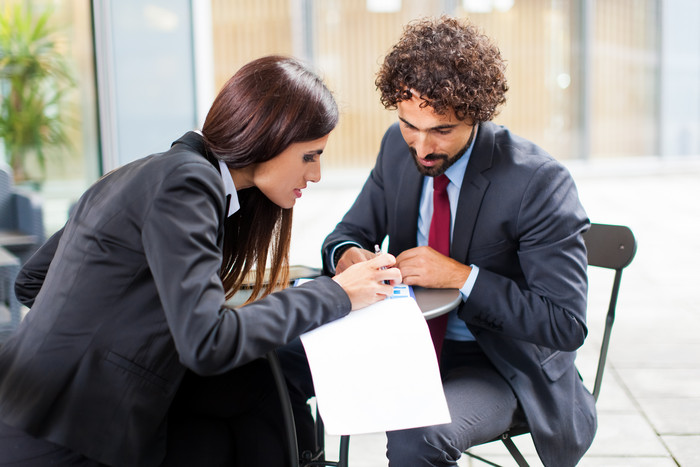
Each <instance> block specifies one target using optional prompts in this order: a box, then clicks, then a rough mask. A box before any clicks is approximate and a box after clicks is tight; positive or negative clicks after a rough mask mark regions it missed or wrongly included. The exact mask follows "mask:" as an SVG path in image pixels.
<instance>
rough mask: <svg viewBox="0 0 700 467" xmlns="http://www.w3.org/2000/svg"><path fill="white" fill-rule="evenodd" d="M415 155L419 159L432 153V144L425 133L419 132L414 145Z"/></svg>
mask: <svg viewBox="0 0 700 467" xmlns="http://www.w3.org/2000/svg"><path fill="white" fill-rule="evenodd" d="M414 148H415V149H416V155H417V156H418V157H420V158H421V159H422V158H424V157H425V156H427V155H428V154H431V153H432V152H433V147H432V142H431V140H430V136H429V135H428V134H427V133H424V132H419V133H418V137H417V138H416V142H415V145H414Z"/></svg>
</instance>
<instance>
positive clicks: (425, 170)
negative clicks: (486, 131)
mask: <svg viewBox="0 0 700 467" xmlns="http://www.w3.org/2000/svg"><path fill="white" fill-rule="evenodd" d="M475 128H476V125H474V126H473V127H472V132H471V134H470V135H469V140H468V141H467V144H465V145H464V147H463V148H462V149H460V150H459V151H457V154H454V155H453V156H450V155H448V154H444V153H443V154H428V155H427V156H425V157H424V158H423V159H424V160H428V161H433V160H441V161H442V164H436V165H434V166H432V167H426V166H424V165H423V164H421V163H420V161H419V160H418V153H417V152H416V150H415V148H413V147H410V146H409V147H408V150H409V151H410V152H411V156H413V162H414V163H415V164H416V168H417V169H418V172H420V173H421V174H422V175H427V176H428V177H438V176H440V175H442V174H444V173H445V172H446V171H447V169H449V168H450V167H452V166H453V165H454V164H455V162H457V161H458V160H460V159H461V158H462V156H463V155H464V153H465V152H467V148H469V146H471V144H472V140H473V139H474V129H475Z"/></svg>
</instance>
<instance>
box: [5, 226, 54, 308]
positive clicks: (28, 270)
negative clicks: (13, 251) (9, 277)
mask: <svg viewBox="0 0 700 467" xmlns="http://www.w3.org/2000/svg"><path fill="white" fill-rule="evenodd" d="M61 235H63V229H61V230H59V231H58V232H56V233H55V234H53V235H52V236H51V237H50V238H49V239H48V240H47V241H46V242H45V243H44V244H43V245H42V246H41V247H40V248H39V249H38V250H37V251H36V252H35V253H34V254H33V255H32V256H31V257H30V258H29V259H28V260H27V262H26V263H25V264H24V266H22V269H21V270H20V272H19V274H18V275H17V279H16V280H15V295H16V296H17V300H19V301H20V302H21V303H22V304H23V305H26V306H28V307H30V308H31V306H32V305H33V304H34V299H35V298H36V296H37V295H38V294H39V291H40V290H41V286H42V285H43V284H44V279H45V278H46V273H47V272H48V270H49V266H50V265H51V261H52V260H53V257H54V255H55V254H56V249H57V248H58V242H59V241H60V240H61Z"/></svg>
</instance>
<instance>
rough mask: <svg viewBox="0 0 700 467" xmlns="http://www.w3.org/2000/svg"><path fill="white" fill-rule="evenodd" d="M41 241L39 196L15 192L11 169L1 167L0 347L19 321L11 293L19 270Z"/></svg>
mask: <svg viewBox="0 0 700 467" xmlns="http://www.w3.org/2000/svg"><path fill="white" fill-rule="evenodd" d="M43 241H44V225H43V214H42V210H41V204H40V203H39V199H38V196H36V195H35V194H33V193H30V192H23V191H21V190H18V189H17V188H16V187H15V186H14V183H13V180H12V170H11V169H10V167H8V166H7V165H5V164H0V345H1V344H2V343H3V342H4V341H5V339H6V338H7V336H8V335H9V334H10V333H11V332H12V331H13V330H14V329H15V328H16V327H17V325H18V324H19V321H20V319H21V307H20V303H19V302H18V301H17V298H16V297H15V292H14V282H15V278H16V277H17V274H18V273H19V270H20V266H21V265H22V264H23V263H24V262H25V261H26V260H27V259H28V258H29V256H31V255H32V253H34V251H35V250H36V249H37V248H38V247H39V245H40V244H41V243H42V242H43ZM8 316H9V318H7V317H8Z"/></svg>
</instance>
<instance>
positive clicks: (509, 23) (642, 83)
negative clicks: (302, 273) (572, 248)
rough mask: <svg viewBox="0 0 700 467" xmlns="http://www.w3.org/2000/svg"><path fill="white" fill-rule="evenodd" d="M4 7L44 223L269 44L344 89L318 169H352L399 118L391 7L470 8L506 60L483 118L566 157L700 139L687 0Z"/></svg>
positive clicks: (696, 46)
mask: <svg viewBox="0 0 700 467" xmlns="http://www.w3.org/2000/svg"><path fill="white" fill-rule="evenodd" d="M0 13H1V14H2V21H3V24H4V26H3V28H2V31H1V33H2V34H1V36H2V37H1V38H0V42H1V43H2V45H1V46H0V47H1V53H2V54H3V55H2V58H1V60H2V72H1V74H0V90H1V91H2V99H3V105H4V107H3V115H7V109H6V108H5V107H8V103H9V102H11V101H12V99H11V95H12V92H13V86H15V84H13V82H16V81H17V79H16V77H17V76H20V77H21V79H19V81H20V82H21V83H23V84H22V85H23V86H27V82H28V81H31V80H32V78H31V76H32V73H34V72H36V70H37V69H40V70H42V71H43V72H44V75H42V76H40V77H39V78H37V79H36V81H37V84H36V85H35V88H36V90H37V92H38V93H40V94H41V93H43V94H44V96H43V99H44V101H45V102H44V104H45V106H44V108H43V109H38V110H36V111H35V113H34V114H33V115H38V114H37V112H39V113H41V112H43V114H42V115H43V117H42V118H44V119H45V120H47V121H45V122H43V124H44V127H43V128H39V129H34V130H30V131H34V133H35V134H39V135H42V134H43V135H44V136H45V137H44V138H43V141H42V138H41V137H39V138H38V139H39V141H38V142H30V143H28V144H24V143H21V144H18V143H15V142H12V141H9V140H10V139H12V138H13V136H12V135H16V134H17V132H16V131H14V132H13V131H12V127H11V124H12V122H9V123H7V122H5V123H6V124H4V125H2V127H3V128H7V129H8V130H7V131H5V132H4V133H0V136H3V139H4V140H5V144H4V145H0V147H2V149H0V151H2V152H4V158H5V160H6V161H8V162H11V165H12V166H13V168H14V169H15V183H16V184H25V185H27V186H31V187H32V188H33V189H35V190H38V191H39V192H40V193H41V195H42V197H43V199H44V202H45V204H44V217H45V224H46V229H47V234H50V233H51V232H52V231H54V230H56V229H58V228H59V227H60V226H61V225H62V224H63V222H64V221H65V218H66V215H67V210H68V207H69V206H70V204H71V203H72V202H73V201H74V200H75V199H76V197H77V196H78V195H79V194H80V193H81V192H82V191H83V190H84V189H85V188H86V187H87V186H88V185H89V184H90V183H91V182H93V181H94V180H95V179H96V178H98V177H99V176H100V175H101V174H103V173H105V172H107V171H109V170H111V169H112V168H114V167H117V166H119V165H122V164H124V163H126V162H129V161H131V160H134V159H136V158H139V157H142V156H145V155H147V154H149V153H152V152H159V151H162V150H164V149H167V147H168V146H169V144H170V142H171V141H173V140H175V139H177V138H178V137H179V136H180V135H181V134H182V133H184V132H185V131H187V130H190V129H193V128H197V127H198V126H199V125H201V123H202V122H203V119H204V116H205V115H206V111H207V109H208V107H209V105H210V103H211V101H212V99H213V96H214V95H215V94H216V92H217V91H218V89H219V88H220V87H221V86H222V85H223V83H224V82H225V81H226V80H227V79H228V78H229V77H230V76H231V75H232V74H233V73H234V72H235V71H236V70H237V69H238V68H239V67H240V66H241V65H242V64H244V63H246V62H247V61H249V60H251V59H253V58H256V57H259V56H262V55H267V54H272V53H279V54H288V55H294V56H297V57H301V58H303V59H305V60H307V61H308V62H310V63H311V64H312V66H313V67H314V68H315V69H316V70H317V71H318V72H319V73H320V74H321V75H322V76H323V77H324V79H325V80H326V81H327V83H328V85H329V86H330V88H331V89H332V90H333V91H334V93H335V95H336V97H337V99H338V102H339V103H340V105H341V108H342V118H341V122H340V125H339V127H338V129H337V130H336V131H335V132H334V134H333V135H332V137H331V139H330V142H329V144H328V148H327V151H326V153H325V154H324V158H323V159H324V160H323V163H324V169H326V173H329V174H331V175H332V174H334V173H335V172H336V171H338V170H340V171H341V173H352V172H353V171H360V172H361V173H363V174H366V173H367V171H368V169H369V168H370V167H371V165H372V163H373V160H374V158H375V156H376V153H377V149H378V146H379V141H380V139H381V136H382V134H383V132H384V131H385V129H386V128H387V126H388V125H389V124H391V123H392V122H393V121H394V120H395V115H394V114H393V113H392V112H388V111H386V110H384V108H383V107H382V106H381V105H380V103H379V99H378V93H377V91H376V89H375V86H374V77H375V73H376V71H377V69H378V67H379V63H380V62H381V60H382V58H383V56H384V54H385V53H386V52H387V51H388V49H389V47H390V46H391V45H392V44H393V43H394V42H395V41H396V40H397V38H398V37H399V35H400V34H401V31H402V28H403V25H405V24H406V23H407V22H409V21H410V20H413V19H416V18H419V17H423V16H434V15H440V14H443V13H446V14H450V15H456V16H461V17H469V18H470V19H471V20H472V21H473V22H474V23H476V24H477V25H479V26H480V27H481V28H482V29H483V31H484V32H485V33H486V34H488V35H489V36H491V37H493V38H494V39H495V40H496V41H497V43H498V44H499V46H500V48H501V51H502V54H503V56H504V57H505V59H506V60H507V62H508V69H507V74H508V79H509V85H510V91H509V92H508V95H507V97H508V101H507V103H506V105H505V106H504V107H503V109H502V111H501V113H500V114H499V115H498V116H497V117H496V119H495V121H496V122H497V123H501V124H504V125H506V126H508V127H509V128H510V129H511V130H512V131H514V132H515V133H517V134H520V135H521V136H524V137H526V138H529V139H531V140H532V141H534V142H536V143H537V144H539V145H540V146H542V147H543V148H545V149H546V150H547V151H549V152H550V153H551V154H553V155H554V156H555V157H557V158H558V159H560V160H562V161H564V162H565V163H566V162H567V161H596V160H603V159H608V160H612V159H615V160H624V161H626V163H627V164H629V165H634V164H636V161H638V160H641V159H645V158H647V159H648V158H660V159H665V160H668V159H669V158H683V157H688V156H693V155H695V156H697V155H698V154H700V28H698V27H697V25H698V24H699V23H700V2H697V1H695V0H604V1H603V0H598V1H595V0H92V1H90V0H33V1H27V0H22V1H20V0H0ZM23 31H24V32H23ZM22 63H24V64H25V65H24V66H23V65H22ZM32 64H33V65H32ZM32 67H33V68H32ZM27 68H29V69H27ZM32 70H34V71H32ZM13 74H14V75H13ZM13 76H14V78H13ZM13 79H14V81H13ZM15 92H16V91H15ZM10 107H11V106H10ZM32 118H35V119H38V118H40V117H36V116H35V117H32ZM5 120H7V118H5ZM25 120H26V119H25ZM25 126H26V125H25ZM8 135H9V136H8ZM47 135H49V136H51V135H53V138H50V137H46V136H47ZM23 144H24V145H23ZM32 144H34V145H35V146H32ZM37 144H38V145H39V151H37V148H36V145H37ZM18 147H19V149H18ZM2 157H3V156H0V160H2ZM331 178H333V177H331ZM322 183H323V182H322Z"/></svg>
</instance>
